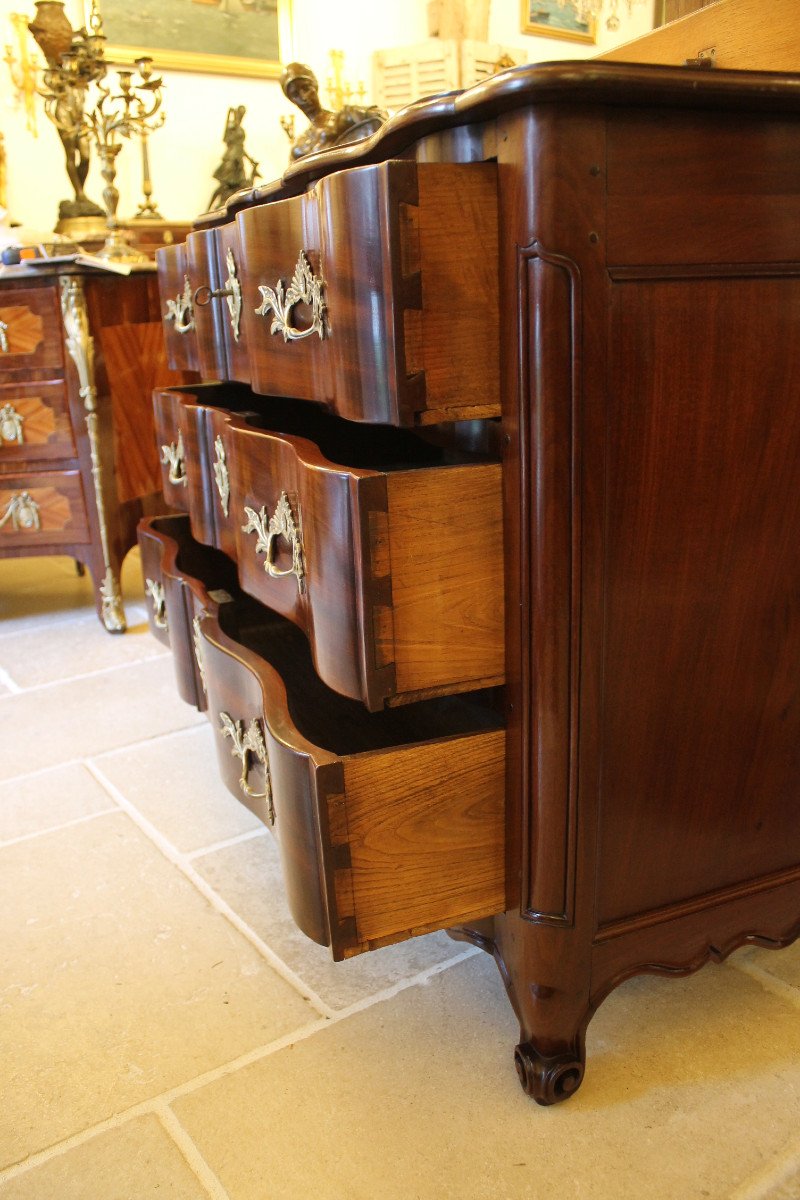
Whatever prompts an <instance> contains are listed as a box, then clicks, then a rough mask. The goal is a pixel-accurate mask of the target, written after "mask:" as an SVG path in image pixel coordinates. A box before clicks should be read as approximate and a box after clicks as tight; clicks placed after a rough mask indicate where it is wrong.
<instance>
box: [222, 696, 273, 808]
mask: <svg viewBox="0 0 800 1200" xmlns="http://www.w3.org/2000/svg"><path fill="white" fill-rule="evenodd" d="M219 720H220V729H221V731H222V736H223V737H229V738H230V739H231V741H232V742H233V747H232V749H231V754H232V755H234V757H235V758H240V759H241V760H242V774H241V776H240V777H239V787H240V788H241V789H242V791H243V792H244V794H245V796H250V797H251V798H252V799H253V800H266V801H267V809H268V812H269V819H270V822H271V823H274V821H275V809H274V807H273V803H272V784H271V780H270V774H269V762H268V761H267V747H266V745H265V743H264V735H263V733H262V732H261V725H260V724H259V721H258V718H256V717H253V719H252V721H251V722H250V724H249V725H248V726H247V728H246V729H245V724H244V721H234V719H233V717H232V716H231V715H230V713H227V712H220V714H219ZM251 754H252V755H253V757H254V758H255V759H256V761H257V762H260V763H261V765H262V766H263V768H264V791H263V792H254V791H253V789H252V788H251V787H250V784H249V783H248V782H247V776H248V775H249V774H250V767H251V761H250V755H251Z"/></svg>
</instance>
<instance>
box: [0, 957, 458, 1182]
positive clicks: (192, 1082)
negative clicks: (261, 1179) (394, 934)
mask: <svg viewBox="0 0 800 1200" xmlns="http://www.w3.org/2000/svg"><path fill="white" fill-rule="evenodd" d="M480 953H481V951H480V950H478V949H477V947H475V946H468V947H466V948H465V949H464V950H463V951H461V952H460V953H459V954H457V955H455V956H454V957H453V958H450V959H447V960H446V961H445V962H441V963H434V964H433V965H432V966H430V967H426V968H425V970H424V971H420V972H418V973H417V974H416V975H413V976H409V977H408V978H406V979H402V980H399V981H398V982H397V983H396V984H393V985H392V986H391V987H388V988H384V990H383V991H381V992H376V993H374V994H373V995H371V996H368V997H365V998H364V999H362V1000H358V1001H356V1002H355V1003H354V1004H351V1005H349V1006H348V1007H347V1008H343V1009H340V1010H338V1011H334V1012H333V1015H332V1016H331V1017H330V1018H328V1017H320V1018H319V1019H317V1020H316V1021H311V1022H309V1024H308V1025H302V1026H300V1028H299V1029H295V1030H292V1031H291V1032H290V1033H286V1034H284V1035H283V1036H282V1037H279V1038H276V1039H275V1040H274V1041H272V1042H268V1043H266V1045H263V1046H258V1047H256V1048H254V1049H253V1050H247V1051H245V1053H244V1054H240V1055H238V1056H237V1057H236V1058H233V1059H230V1060H229V1061H228V1062H226V1063H222V1064H221V1065H220V1066H218V1067H212V1068H211V1069H210V1070H208V1071H204V1072H202V1074H200V1075H197V1076H195V1077H194V1078H192V1079H189V1080H186V1081H185V1082H184V1083H180V1084H176V1086H175V1087H172V1088H169V1089H167V1091H165V1092H161V1093H159V1094H158V1095H157V1096H152V1097H151V1098H150V1099H149V1100H142V1101H141V1102H140V1103H139V1104H134V1105H131V1107H130V1108H126V1109H124V1110H123V1111H122V1112H119V1113H115V1114H114V1116H112V1117H107V1118H106V1119H105V1120H103V1121H98V1122H97V1123H96V1124H95V1125H91V1126H89V1127H88V1128H86V1129H82V1130H81V1131H80V1132H79V1133H75V1134H72V1135H71V1136H70V1137H67V1138H64V1139H63V1140H62V1141H60V1142H55V1143H54V1144H53V1145H52V1146H48V1147H47V1148H46V1149H45V1150H39V1151H37V1152H36V1153H34V1154H31V1155H29V1156H28V1157H27V1158H25V1159H23V1160H22V1161H20V1162H18V1163H14V1164H12V1165H11V1166H8V1167H6V1168H5V1169H3V1170H0V1185H2V1184H3V1183H7V1182H9V1181H10V1180H11V1179H16V1178H17V1177H18V1176H19V1175H23V1174H26V1173H27V1172H28V1171H31V1170H33V1169H34V1168H36V1167H40V1166H43V1165H44V1163H46V1162H49V1161H50V1160H51V1159H53V1158H58V1157H59V1156H60V1155H61V1154H65V1153H67V1152H68V1151H69V1150H74V1149H76V1147H78V1146H82V1145H83V1144H84V1143H86V1142H88V1141H91V1139H92V1138H94V1137H98V1136H99V1135H100V1134H103V1133H108V1132H109V1131H111V1130H114V1129H119V1128H120V1127H121V1126H122V1125H125V1124H127V1123H128V1121H132V1120H134V1119H135V1118H136V1117H142V1116H146V1115H148V1114H155V1115H156V1116H157V1117H159V1119H161V1115H162V1113H163V1112H164V1111H165V1110H167V1109H168V1108H169V1106H171V1105H172V1104H173V1103H174V1102H175V1101H176V1100H182V1099H183V1098H184V1097H185V1096H190V1095H192V1094H193V1093H194V1092H198V1091H200V1089H201V1088H204V1087H208V1086H210V1085H211V1084H213V1083H217V1082H218V1081H219V1080H221V1079H226V1078H227V1077H228V1076H230V1075H235V1074H236V1073H237V1072H238V1071H242V1070H244V1069H246V1068H247V1067H251V1066H253V1065H254V1064H255V1063H258V1062H263V1060H264V1059H266V1058H271V1057H272V1055H273V1054H278V1053H280V1051H281V1050H286V1049H288V1048H289V1047H294V1046H296V1045H298V1044H300V1043H301V1042H306V1041H308V1040H309V1039H310V1038H312V1037H314V1036H315V1034H317V1033H322V1032H323V1031H324V1030H327V1029H332V1028H333V1026H334V1025H338V1024H339V1023H340V1022H342V1021H346V1020H349V1019H350V1018H351V1017H353V1016H355V1015H356V1014H358V1013H360V1012H364V1011H365V1010H366V1009H368V1008H371V1007H372V1006H373V1005H376V1004H381V1003H384V1002H385V1001H387V1000H391V999H393V998H394V997H395V996H397V995H399V994H400V993H401V992H404V991H408V990H410V989H411V988H412V987H421V986H424V985H425V984H426V983H428V982H429V981H430V980H431V979H432V978H434V977H435V976H436V975H441V974H443V973H444V972H445V971H447V970H449V969H450V968H451V967H455V966H457V965H458V964H459V963H461V962H463V961H464V960H465V959H468V958H474V957H475V955H477V954H480ZM173 1115H174V1114H173ZM175 1120H176V1122H177V1121H178V1118H177V1117H175ZM178 1123H179V1122H178ZM186 1136H187V1138H188V1136H189V1135H188V1134H187V1135H186ZM198 1153H199V1151H198ZM223 1198H224V1200H228V1198H227V1197H225V1193H224V1192H223V1193H222V1194H221V1195H220V1200H223ZM215 1200H216V1197H215Z"/></svg>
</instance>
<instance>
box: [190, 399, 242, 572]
mask: <svg viewBox="0 0 800 1200" xmlns="http://www.w3.org/2000/svg"><path fill="white" fill-rule="evenodd" d="M204 429H205V439H206V446H205V451H206V461H207V464H208V465H207V484H206V489H205V490H206V499H207V502H208V505H209V508H210V510H211V511H210V513H209V523H210V522H211V521H212V519H213V526H214V545H215V546H216V547H217V549H218V550H222V551H224V552H225V554H227V555H229V556H230V557H231V558H232V559H235V558H236V552H237V536H236V535H237V527H239V526H241V523H242V520H243V517H244V514H243V508H242V505H241V504H240V503H237V502H236V500H235V498H234V497H233V496H232V493H231V469H232V434H231V432H230V420H229V417H228V414H227V413H226V412H224V411H220V410H219V409H214V408H207V409H206V410H205V426H204ZM192 501H193V505H192V511H193V512H194V496H192ZM193 527H194V521H193ZM195 536H198V534H197V533H195Z"/></svg>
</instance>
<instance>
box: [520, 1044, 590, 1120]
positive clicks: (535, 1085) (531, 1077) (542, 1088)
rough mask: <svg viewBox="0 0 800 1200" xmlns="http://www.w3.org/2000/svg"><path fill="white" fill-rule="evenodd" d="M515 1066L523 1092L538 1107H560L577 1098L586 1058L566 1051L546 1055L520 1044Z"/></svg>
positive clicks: (530, 1046)
mask: <svg viewBox="0 0 800 1200" xmlns="http://www.w3.org/2000/svg"><path fill="white" fill-rule="evenodd" d="M514 1065H515V1066H516V1068H517V1075H518V1076H519V1081H520V1083H521V1084H522V1087H523V1089H524V1090H525V1091H526V1092H527V1094H528V1095H529V1096H532V1097H533V1099H534V1100H535V1101H536V1103H537V1104H542V1105H548V1104H558V1103H559V1102H560V1101H562V1100H568V1099H569V1097H570V1096H572V1095H574V1094H575V1092H576V1091H577V1090H578V1088H579V1087H580V1086H581V1083H582V1082H583V1072H584V1066H585V1054H584V1051H583V1048H581V1049H580V1051H579V1052H577V1053H575V1052H573V1051H567V1052H566V1053H564V1054H553V1055H544V1054H539V1052H538V1051H537V1050H536V1049H535V1048H534V1047H533V1046H532V1045H531V1043H530V1042H521V1043H520V1045H519V1046H517V1048H516V1050H515V1051H514Z"/></svg>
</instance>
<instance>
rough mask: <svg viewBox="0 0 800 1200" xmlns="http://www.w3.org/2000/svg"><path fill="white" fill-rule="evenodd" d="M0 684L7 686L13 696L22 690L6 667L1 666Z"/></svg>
mask: <svg viewBox="0 0 800 1200" xmlns="http://www.w3.org/2000/svg"><path fill="white" fill-rule="evenodd" d="M0 684H2V685H3V687H7V688H8V690H9V692H10V693H11V695H12V696H15V695H16V694H17V692H19V691H21V690H22V689H21V688H20V686H19V684H18V683H17V682H16V681H15V680H14V679H12V677H11V676H10V675H9V673H8V671H7V670H6V669H5V667H0Z"/></svg>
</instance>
